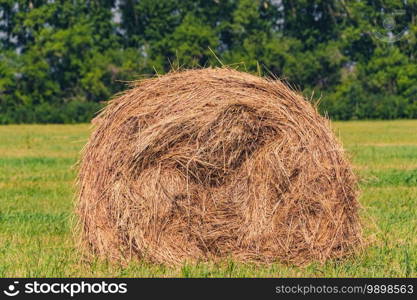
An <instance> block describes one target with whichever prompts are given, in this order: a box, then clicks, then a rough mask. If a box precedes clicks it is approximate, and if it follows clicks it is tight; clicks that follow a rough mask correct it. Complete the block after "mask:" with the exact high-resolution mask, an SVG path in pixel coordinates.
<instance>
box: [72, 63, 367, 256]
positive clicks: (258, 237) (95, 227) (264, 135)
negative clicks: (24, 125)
mask: <svg viewBox="0 0 417 300" xmlns="http://www.w3.org/2000/svg"><path fill="white" fill-rule="evenodd" d="M94 124H95V130H94V132H93V133H92V135H91V137H90V140H89V142H88V144H87V146H86V148H85V149H84V152H83V157H82V160H81V162H80V171H79V176H78V187H79V195H78V200H77V208H76V209H77V214H78V216H79V223H80V229H81V236H82V241H83V242H84V244H86V245H88V248H89V249H91V250H93V252H94V253H97V254H99V255H100V256H104V257H107V258H110V259H117V260H120V259H122V260H124V259H131V258H135V257H136V258H139V259H145V260H147V261H151V262H156V263H164V264H180V263H183V262H185V261H188V262H190V261H201V260H202V261H205V260H210V259H215V258H225V257H228V258H233V259H235V260H238V261H251V262H253V261H255V262H256V261H257V262H271V261H280V262H287V263H294V264H305V263H308V262H311V261H320V262H323V261H325V260H326V259H329V258H335V257H341V256H344V255H346V254H348V253H351V251H352V249H354V248H355V246H356V245H358V244H360V241H361V226H360V224H359V220H358V202H357V200H356V197H357V185H356V179H355V177H354V175H353V173H352V171H351V166H350V164H349V162H348V161H347V160H346V159H345V158H344V156H343V149H342V148H341V146H340V144H339V143H338V142H337V140H336V138H335V137H334V135H333V133H332V131H331V129H330V127H329V124H328V121H327V120H326V119H325V118H323V117H321V116H320V115H319V114H318V113H317V111H316V109H315V108H314V107H313V106H312V105H311V104H310V103H309V102H307V101H305V100H304V99H303V97H302V96H300V95H299V94H297V93H295V92H294V91H292V90H290V89H289V88H288V87H287V86H286V85H285V84H283V83H282V82H281V81H279V80H272V79H265V78H260V77H257V76H253V75H250V74H247V73H241V72H238V71H236V70H231V69H227V68H220V69H202V70H188V71H182V72H171V73H169V74H167V75H164V76H160V77H157V78H153V79H146V80H142V81H139V82H136V83H135V84H134V86H133V88H132V89H130V90H128V91H127V92H125V93H124V94H123V95H120V96H118V97H117V98H116V99H114V100H112V101H110V103H109V104H108V105H107V107H106V108H105V110H104V111H103V112H102V113H101V114H100V115H99V116H98V117H97V118H96V120H95V121H94Z"/></svg>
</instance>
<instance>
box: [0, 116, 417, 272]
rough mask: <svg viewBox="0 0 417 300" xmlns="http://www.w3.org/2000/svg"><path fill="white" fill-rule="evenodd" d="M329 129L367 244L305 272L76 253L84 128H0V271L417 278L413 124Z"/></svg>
mask: <svg viewBox="0 0 417 300" xmlns="http://www.w3.org/2000/svg"><path fill="white" fill-rule="evenodd" d="M334 127H335V130H336V132H337V134H338V135H339V136H340V137H341V139H342V141H343V143H344V145H345V147H346V149H347V150H348V152H349V153H350V155H351V157H352V160H353V162H354V165H355V169H356V172H357V173H358V174H359V176H360V177H361V189H362V195H361V198H360V202H361V203H362V205H363V207H364V210H363V212H362V214H363V215H364V216H365V217H366V218H367V219H368V220H371V222H370V223H372V226H370V227H369V229H368V230H367V236H369V237H370V239H372V240H373V241H374V242H373V243H372V244H371V246H369V247H368V248H367V249H366V250H365V251H363V252H362V253H361V254H359V255H358V256H356V257H354V258H350V259H347V260H343V261H331V262H328V263H327V264H325V265H316V264H315V265H310V266H308V267H305V268H297V267H291V266H282V265H279V264H274V265H270V266H267V267H265V266H264V267H256V266H253V265H242V264H235V263H233V262H231V261H230V262H225V263H222V264H218V265H214V264H200V265H194V266H183V267H181V268H177V269H170V268H165V267H161V266H151V265H145V264H141V263H132V264H131V265H129V266H127V267H124V268H122V267H120V266H115V265H110V264H107V263H105V262H100V261H94V262H83V261H82V260H81V259H80V255H79V254H78V253H77V250H76V248H75V246H74V243H73V239H72V236H71V225H70V224H71V217H72V214H71V211H72V205H73V204H72V201H73V193H74V190H73V181H74V177H75V171H74V169H73V168H71V167H72V165H73V164H74V162H75V161H76V159H77V156H78V154H79V151H80V149H81V147H82V145H83V144H84V143H85V142H86V140H87V136H88V132H89V129H88V126H87V125H47V126H38V125H30V126H29V125H28V126H26V125H24V126H0V277H6V276H32V277H67V276H72V277H83V276H103V277H106V276H128V277H143V276H146V277H161V276H170V277H172V276H175V277H177V276H181V277H213V276H215V277H265V276H268V277H269V276H272V277H283V276H297V277H298V276H302V277H377V276H379V277H380V276H386V277H407V276H413V277H416V276H417V234H416V232H417V130H416V129H417V121H387V122H380V121H377V122H348V123H336V124H334Z"/></svg>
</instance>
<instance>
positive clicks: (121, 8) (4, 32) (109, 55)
mask: <svg viewBox="0 0 417 300" xmlns="http://www.w3.org/2000/svg"><path fill="white" fill-rule="evenodd" d="M416 15H417V0H407V1H393V0H389V1H388V0H387V1H380V0H350V1H349V0H346V1H345V0H317V1H313V0H83V1H81V0H0V123H1V124H7V123H25V122H28V123H32V122H37V123H46V122H54V123H70V122H85V121H88V120H89V119H91V117H92V116H93V115H94V114H95V113H96V111H97V110H98V109H99V108H100V106H101V105H102V103H103V101H105V100H108V99H109V98H111V96H112V95H113V94H115V93H117V92H119V91H121V90H123V89H125V88H126V86H127V82H128V81H131V80H135V79H139V78H143V77H144V76H153V75H155V74H156V73H158V74H163V73H165V72H168V71H169V70H170V69H172V68H175V69H177V68H188V67H202V66H221V65H230V66H232V67H235V68H239V69H240V70H246V71H248V72H252V73H257V74H262V75H265V76H270V75H271V74H274V75H276V76H278V77H279V78H283V79H285V80H286V81H287V82H288V83H289V84H291V85H292V86H293V87H294V88H296V89H298V90H299V91H301V92H303V93H304V94H305V95H306V96H307V97H308V99H311V101H314V102H317V103H319V107H320V110H321V111H322V112H323V113H324V114H328V115H329V116H330V117H331V118H333V119H341V120H349V119H366V118H381V119H392V118H417V55H416V54H417V39H416V33H417V24H416Z"/></svg>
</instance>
